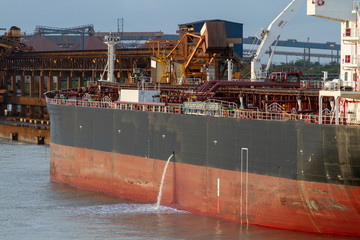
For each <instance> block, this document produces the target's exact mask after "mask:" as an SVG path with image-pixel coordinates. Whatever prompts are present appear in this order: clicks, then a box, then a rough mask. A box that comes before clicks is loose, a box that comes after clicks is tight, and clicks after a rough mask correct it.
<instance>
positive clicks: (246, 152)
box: [240, 148, 249, 228]
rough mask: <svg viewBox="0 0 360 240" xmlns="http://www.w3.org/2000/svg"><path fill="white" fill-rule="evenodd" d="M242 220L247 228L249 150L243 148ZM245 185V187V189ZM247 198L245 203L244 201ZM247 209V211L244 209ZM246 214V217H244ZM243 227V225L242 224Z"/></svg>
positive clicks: (241, 167)
mask: <svg viewBox="0 0 360 240" xmlns="http://www.w3.org/2000/svg"><path fill="white" fill-rule="evenodd" d="M240 178H241V182H240V218H241V221H242V220H243V219H244V218H245V219H246V228H247V227H248V226H249V217H248V200H249V198H248V196H249V149H248V148H241V162H240ZM244 184H245V187H243V186H244ZM244 198H245V201H244ZM244 208H245V209H244ZM244 214H245V215H244ZM241 227H242V224H241Z"/></svg>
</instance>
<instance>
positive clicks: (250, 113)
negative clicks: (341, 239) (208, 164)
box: [46, 98, 360, 125]
mask: <svg viewBox="0 0 360 240" xmlns="http://www.w3.org/2000/svg"><path fill="white" fill-rule="evenodd" d="M46 101H47V103H48V104H53V105H66V106H78V107H91V108H104V109H105V108H108V109H118V110H128V111H141V112H159V113H169V114H186V115H194V116H211V117H222V118H235V119H249V120H268V121H303V122H306V123H312V124H319V123H320V121H319V116H318V115H315V114H311V113H310V114H302V113H287V112H285V111H282V112H270V111H268V112H263V111H260V110H258V109H250V110H249V109H243V110H242V109H226V108H223V109H221V110H220V111H210V110H191V109H186V108H184V107H183V105H181V104H168V105H165V104H164V103H131V102H98V101H82V100H65V99H53V98H47V99H46ZM321 123H322V124H324V125H335V124H336V121H335V117H334V114H332V113H329V114H324V115H323V116H322V121H321ZM339 125H360V121H359V120H358V119H356V118H355V117H339Z"/></svg>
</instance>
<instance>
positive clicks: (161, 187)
mask: <svg viewBox="0 0 360 240" xmlns="http://www.w3.org/2000/svg"><path fill="white" fill-rule="evenodd" d="M173 156H174V154H171V156H170V157H169V158H168V160H167V162H166V164H165V167H164V171H163V174H162V177H161V182H160V188H159V195H158V197H157V202H156V207H155V209H159V207H160V202H161V195H162V189H163V185H164V179H165V174H166V169H167V168H168V165H169V162H170V160H171V158H172V157H173Z"/></svg>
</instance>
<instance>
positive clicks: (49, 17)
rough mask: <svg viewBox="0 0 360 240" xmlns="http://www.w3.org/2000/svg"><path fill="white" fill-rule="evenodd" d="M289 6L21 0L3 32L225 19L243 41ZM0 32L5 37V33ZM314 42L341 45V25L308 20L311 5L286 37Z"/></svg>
mask: <svg viewBox="0 0 360 240" xmlns="http://www.w3.org/2000/svg"><path fill="white" fill-rule="evenodd" d="M289 3H290V0H256V1H255V0H251V1H250V0H248V1H245V0H181V1H175V0H128V1H124V0H102V1H93V0H60V1H53V0H30V1H29V0H18V1H3V2H2V4H1V14H0V28H6V29H9V28H10V27H11V26H18V27H20V28H21V29H22V31H23V32H26V33H27V34H31V33H33V32H34V29H35V27H36V25H43V26H52V27H72V26H79V25H86V24H93V25H94V27H95V31H97V32H98V31H116V30H117V18H124V31H163V32H164V33H168V34H174V33H176V30H177V27H178V24H181V23H188V22H193V21H198V20H205V19H223V20H228V21H234V22H240V23H243V24H244V37H247V36H253V35H255V34H256V33H258V32H259V30H260V29H261V28H266V27H267V26H268V24H269V23H270V22H271V21H272V20H273V19H274V18H275V17H276V16H277V15H278V14H279V13H280V12H281V10H282V9H283V8H284V7H285V6H286V5H287V4H289ZM0 34H1V33H0ZM308 37H309V38H310V41H311V42H338V43H339V41H340V24H339V23H338V22H333V21H330V20H325V19H320V18H315V17H310V16H306V5H304V6H303V8H302V10H301V11H300V12H299V13H298V15H297V16H296V17H295V18H294V19H293V20H292V22H291V23H290V24H289V25H288V27H287V29H285V31H284V32H283V34H282V37H281V39H284V40H285V39H297V40H299V41H306V40H307V38H308Z"/></svg>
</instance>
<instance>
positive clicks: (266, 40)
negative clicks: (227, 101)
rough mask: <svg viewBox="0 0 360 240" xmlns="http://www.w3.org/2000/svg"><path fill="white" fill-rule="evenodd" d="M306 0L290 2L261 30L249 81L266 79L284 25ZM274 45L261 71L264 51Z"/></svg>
mask: <svg viewBox="0 0 360 240" xmlns="http://www.w3.org/2000/svg"><path fill="white" fill-rule="evenodd" d="M305 2H306V0H292V1H291V3H290V4H289V5H288V6H287V7H286V8H285V9H284V10H283V11H282V12H281V13H280V14H279V15H278V16H277V17H276V18H275V19H274V21H272V22H271V23H270V25H269V26H268V28H267V29H266V30H265V29H264V30H262V32H261V35H260V41H261V43H260V46H259V48H258V50H257V51H256V54H255V56H254V58H253V60H252V61H251V81H258V80H260V79H264V78H266V75H267V71H268V70H269V68H270V64H271V60H272V56H273V54H274V52H275V47H276V45H277V42H278V41H279V38H280V34H281V32H282V31H283V30H284V28H285V27H286V25H287V24H288V23H289V22H290V21H291V19H293V17H294V16H295V15H296V14H297V12H298V11H299V10H300V8H301V7H302V6H303V5H304V3H305ZM274 41H276V43H275V47H274V49H273V51H272V54H271V56H270V58H269V61H268V64H267V67H266V68H265V70H263V68H262V66H261V58H262V57H263V56H264V54H265V53H266V51H267V50H268V49H269V48H270V47H271V46H272V44H273V43H274Z"/></svg>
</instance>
